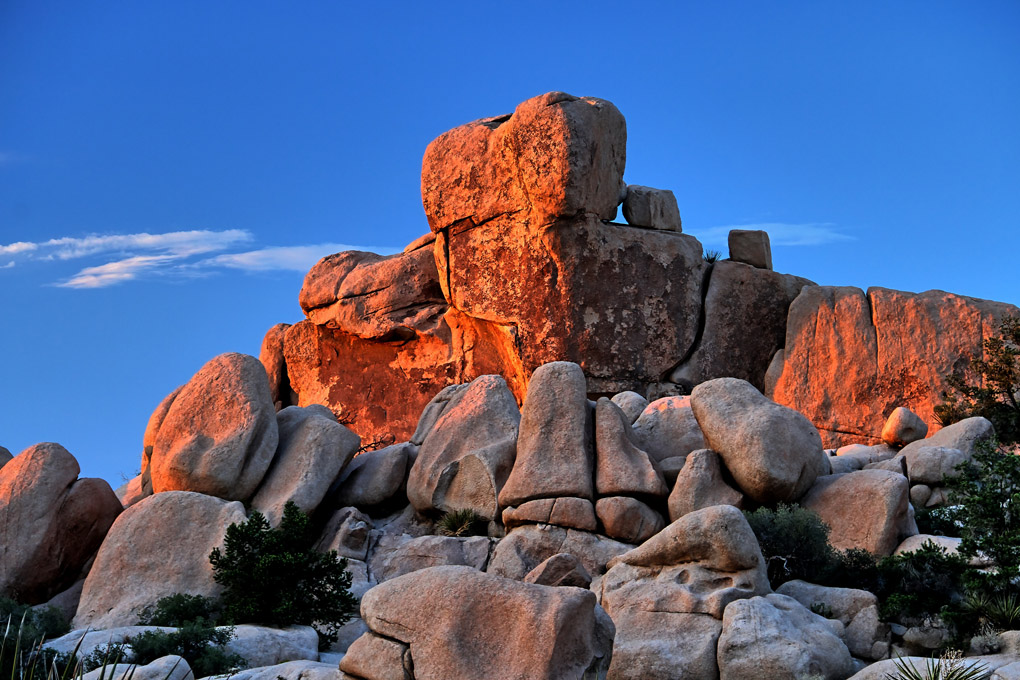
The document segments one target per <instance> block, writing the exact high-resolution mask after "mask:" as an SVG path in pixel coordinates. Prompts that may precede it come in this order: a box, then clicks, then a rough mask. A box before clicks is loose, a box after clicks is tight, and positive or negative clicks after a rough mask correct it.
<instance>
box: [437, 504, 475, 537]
mask: <svg viewBox="0 0 1020 680" xmlns="http://www.w3.org/2000/svg"><path fill="white" fill-rule="evenodd" d="M481 522H482V518H481V517H479V516H478V515H477V514H475V511H474V510H472V509H470V508H464V509H463V510H451V511H450V512H448V513H446V514H445V515H443V516H442V517H441V518H440V519H439V522H438V523H437V524H436V528H437V529H438V530H439V533H440V534H441V535H443V536H472V535H474V534H476V533H477V532H478V528H479V525H480V524H481Z"/></svg>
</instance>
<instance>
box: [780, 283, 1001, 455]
mask: <svg viewBox="0 0 1020 680" xmlns="http://www.w3.org/2000/svg"><path fill="white" fill-rule="evenodd" d="M1008 314H1020V309H1017V308H1016V307H1015V306H1013V305H1009V304H1005V303H1001V302H992V301H989V300H978V299H975V298H968V297H962V296H960V295H953V294H952V293H945V292H942V291H937V290H932V291H928V292H925V293H920V294H913V293H904V292H900V291H895V290H888V289H885V288H869V289H868V292H867V293H865V292H864V291H862V290H860V289H859V288H837V287H829V286H810V287H807V288H805V289H804V290H803V291H801V294H800V295H799V296H798V297H797V299H796V300H794V301H793V304H791V305H790V311H789V318H788V320H787V324H786V343H785V346H784V348H783V350H782V352H781V353H778V354H777V356H776V357H775V358H774V360H773V365H772V366H770V368H769V373H770V375H771V376H772V379H773V381H774V382H772V385H771V386H770V385H766V393H767V394H768V395H769V396H770V397H771V398H772V399H774V400H776V401H777V402H779V403H780V404H784V405H786V406H789V407H790V408H793V409H796V410H797V411H800V412H801V413H803V414H804V415H806V416H807V417H808V419H810V420H811V422H812V423H814V425H815V427H817V428H818V430H819V431H820V432H821V433H822V437H823V441H824V443H825V445H826V446H839V445H842V444H849V443H856V442H868V443H873V444H878V443H880V442H881V435H882V428H883V426H884V425H885V422H886V419H887V418H888V417H889V415H890V413H891V412H892V411H893V410H894V409H895V408H896V407H899V406H904V407H906V408H909V409H910V410H911V411H913V412H914V413H916V414H917V415H919V416H920V417H921V418H923V419H924V421H925V422H926V423H927V425H928V429H929V432H935V431H936V430H937V429H938V428H939V423H938V422H937V420H936V419H935V415H934V411H933V409H934V407H935V406H936V405H937V404H939V403H940V402H941V395H942V393H943V391H945V390H947V389H948V388H949V385H948V383H947V379H948V377H949V376H951V375H953V374H957V373H958V374H962V375H966V376H969V377H974V376H973V375H972V373H971V369H970V361H971V360H972V359H973V358H975V357H980V356H982V352H983V349H982V343H983V342H984V340H985V339H987V338H989V337H992V336H994V335H996V334H997V332H998V327H999V322H1000V320H1001V319H1002V317H1003V316H1005V315H1008Z"/></svg>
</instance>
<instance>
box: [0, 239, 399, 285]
mask: <svg viewBox="0 0 1020 680" xmlns="http://www.w3.org/2000/svg"><path fill="white" fill-rule="evenodd" d="M253 240H254V238H253V236H252V234H251V233H250V232H248V231H246V230H243V229H228V230H224V231H211V230H191V231H174V232H167V233H164V234H149V233H145V232H143V233H137V234H90V235H88V236H83V237H71V236H68V237H62V238H53V239H49V240H47V241H38V242H30V241H17V242H14V243H9V244H7V245H2V244H0V256H4V257H5V259H6V258H11V261H10V262H9V263H8V264H6V265H3V266H2V267H0V268H7V267H13V266H14V265H15V264H16V262H17V261H19V260H21V261H37V262H53V263H58V262H62V261H72V260H78V259H85V258H92V259H96V258H103V259H105V260H108V261H105V262H102V263H101V264H96V265H90V266H88V267H85V268H83V269H81V270H80V271H78V272H77V273H75V274H73V275H71V276H70V277H68V278H66V279H63V280H61V281H58V282H57V283H55V284H53V285H55V286H58V287H62V288H104V287H107V286H112V285H115V284H119V283H124V282H126V281H132V280H135V279H138V278H141V277H144V276H156V275H168V274H170V275H173V274H176V275H178V276H196V275H209V274H212V273H214V272H215V271H216V270H221V271H222V270H224V269H231V270H243V271H249V272H266V271H300V272H304V271H308V269H310V268H311V267H312V265H314V264H315V263H316V262H317V261H318V260H319V259H321V258H323V257H325V256H326V255H330V254H332V253H336V252H340V251H342V250H368V249H370V250H372V251H374V252H377V253H380V254H390V253H395V252H399V251H398V249H394V248H366V247H364V246H362V247H359V246H351V245H347V244H343V243H320V244H315V245H297V246H264V247H259V248H251V247H250V245H249V249H247V250H240V248H242V247H243V246H245V245H248V244H250V243H251V242H252V241H253ZM214 253H218V254H216V255H213V254H214ZM203 256H204V257H203Z"/></svg>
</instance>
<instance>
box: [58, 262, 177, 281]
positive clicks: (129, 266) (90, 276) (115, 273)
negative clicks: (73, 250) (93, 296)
mask: <svg viewBox="0 0 1020 680" xmlns="http://www.w3.org/2000/svg"><path fill="white" fill-rule="evenodd" d="M177 259H178V257H177V256H175V255H135V256H134V257H128V258H125V259H123V260H117V261H115V262H107V263H106V264H101V265H99V266H97V267H86V268H85V269H82V270H81V271H80V272H78V273H77V274H75V275H74V276H72V277H71V278H70V279H68V280H67V281H63V282H61V283H56V284H54V285H55V286H57V287H58V288H105V287H106V286H112V285H114V284H116V283H123V282H125V281H131V280H133V279H135V278H137V277H138V275H139V274H142V273H146V272H150V271H152V270H155V269H157V268H159V267H162V266H163V265H166V264H168V263H171V262H173V261H174V260H177Z"/></svg>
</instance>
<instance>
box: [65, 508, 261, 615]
mask: <svg viewBox="0 0 1020 680" xmlns="http://www.w3.org/2000/svg"><path fill="white" fill-rule="evenodd" d="M245 520H246V517H245V514H244V506H243V505H242V504H241V503H239V502H236V501H234V502H227V501H224V500H221V499H219V498H214V497H212V496H206V495H203V494H199V493H194V492H191V491H168V492H165V493H158V494H155V495H153V496H149V497H148V498H145V499H143V500H141V501H139V502H138V503H136V504H135V505H132V506H131V507H130V508H128V509H127V510H125V511H124V512H123V513H122V514H121V515H120V517H118V518H117V521H116V522H114V523H113V526H112V527H110V532H109V533H108V534H107V536H106V540H105V541H103V545H102V547H101V548H100V549H99V552H98V554H97V555H96V560H95V563H94V564H93V565H92V569H91V570H90V571H89V575H88V577H87V578H86V579H85V588H84V590H83V591H82V595H81V602H80V603H79V605H78V613H77V614H76V615H75V618H74V625H75V627H77V628H84V627H86V626H88V627H91V628H109V627H112V626H125V625H132V624H134V623H136V622H137V620H138V614H139V612H140V611H141V610H142V609H143V608H144V607H146V606H148V605H151V604H153V603H155V602H156V601H157V600H158V599H159V598H161V597H165V596H167V595H173V594H174V593H189V594H191V595H204V596H206V597H215V596H218V595H219V593H220V592H221V590H222V588H221V587H220V586H219V585H217V584H216V583H215V581H213V571H212V566H211V565H210V564H209V553H210V552H212V549H213V548H219V547H222V546H223V538H224V536H225V535H226V531H227V527H229V526H230V525H231V524H235V523H241V522H244V521H245Z"/></svg>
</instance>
